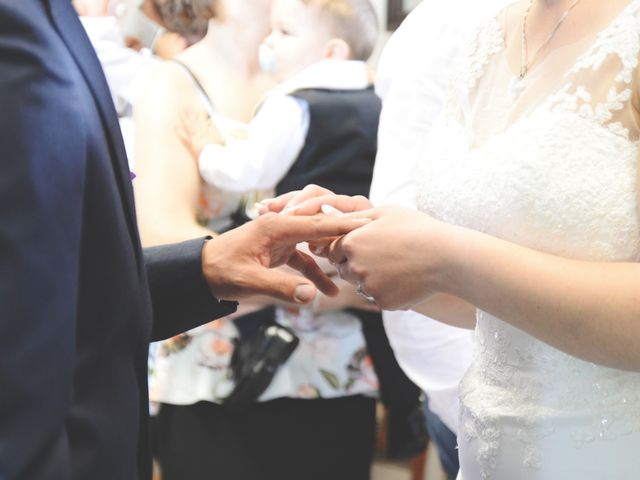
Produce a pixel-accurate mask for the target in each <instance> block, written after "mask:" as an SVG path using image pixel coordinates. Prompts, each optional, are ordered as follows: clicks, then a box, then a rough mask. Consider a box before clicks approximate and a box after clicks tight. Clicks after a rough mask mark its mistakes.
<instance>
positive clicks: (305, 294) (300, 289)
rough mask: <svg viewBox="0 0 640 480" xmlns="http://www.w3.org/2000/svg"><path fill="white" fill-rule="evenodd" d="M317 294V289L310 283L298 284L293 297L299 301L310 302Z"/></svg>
mask: <svg viewBox="0 0 640 480" xmlns="http://www.w3.org/2000/svg"><path fill="white" fill-rule="evenodd" d="M315 296H316V289H315V288H313V287H312V286H311V285H308V284H302V285H298V286H297V287H296V290H295V292H294V294H293V298H294V299H295V301H296V302H298V303H309V302H310V301H311V300H313V297H315Z"/></svg>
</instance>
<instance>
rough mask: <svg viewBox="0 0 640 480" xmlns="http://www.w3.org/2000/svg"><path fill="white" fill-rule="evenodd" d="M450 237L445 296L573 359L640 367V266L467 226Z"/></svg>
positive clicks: (611, 365)
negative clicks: (534, 245)
mask: <svg viewBox="0 0 640 480" xmlns="http://www.w3.org/2000/svg"><path fill="white" fill-rule="evenodd" d="M453 228H457V227H453ZM452 238H454V239H455V240H454V241H453V242H452V243H451V245H450V250H449V252H448V258H449V259H450V261H449V264H448V266H447V267H446V268H445V269H444V270H443V272H442V274H441V275H440V280H441V282H442V283H441V285H440V286H441V289H442V290H443V291H446V292H450V293H453V294H455V295H458V296H460V297H461V298H463V299H465V300H466V301H468V302H470V303H472V304H473V305H476V306H477V307H478V308H480V309H482V310H484V311H486V312H488V313H490V314H493V315H495V316H496V317H498V318H501V319H503V320H505V321H507V322H509V323H511V324H512V325H514V326H516V327H518V328H520V329H522V330H524V331H526V332H528V333H529V334H531V335H533V336H535V337H537V338H539V339H540V340H542V341H544V342H546V343H548V344H550V345H552V346H554V347H556V348H558V349H560V350H563V351H565V352H567V353H569V354H571V355H574V356H577V357H580V358H582V359H585V360H588V361H592V362H595V363H599V364H602V365H606V366H610V367H615V368H621V369H629V370H640V264H637V263H605V262H584V261H576V260H570V259H566V258H562V257H557V256H553V255H548V254H544V253H540V252H537V251H534V250H531V249H528V248H525V247H521V246H519V245H515V244H512V243H509V242H506V241H502V240H499V239H496V238H494V237H490V236H488V235H484V234H481V233H478V232H473V231H468V230H464V229H460V231H458V232H456V234H455V235H454V236H452ZM438 290H440V288H438Z"/></svg>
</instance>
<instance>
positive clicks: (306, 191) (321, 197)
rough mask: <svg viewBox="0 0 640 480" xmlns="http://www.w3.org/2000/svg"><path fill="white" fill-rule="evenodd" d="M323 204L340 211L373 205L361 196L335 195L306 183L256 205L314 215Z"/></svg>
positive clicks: (263, 211) (261, 211) (273, 209)
mask: <svg viewBox="0 0 640 480" xmlns="http://www.w3.org/2000/svg"><path fill="white" fill-rule="evenodd" d="M323 205H329V206H331V207H333V208H335V209H337V210H339V211H340V212H358V211H361V210H368V209H370V208H372V207H373V205H372V204H371V202H370V201H369V200H368V199H367V198H366V197H363V196H360V195H356V196H354V197H351V196H349V195H336V194H335V193H333V192H332V191H331V190H328V189H326V188H323V187H319V186H318V185H307V186H306V187H304V188H303V189H302V190H298V191H295V192H289V193H285V194H283V195H280V196H279V197H276V198H271V199H268V200H263V201H262V202H260V203H259V204H258V205H257V206H258V212H259V213H261V214H263V213H267V212H276V213H286V214H295V215H315V214H316V213H320V212H321V211H322V207H323Z"/></svg>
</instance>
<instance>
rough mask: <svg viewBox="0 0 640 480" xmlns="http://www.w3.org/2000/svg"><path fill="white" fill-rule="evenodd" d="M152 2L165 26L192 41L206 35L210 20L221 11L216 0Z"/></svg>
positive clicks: (165, 0) (154, 0)
mask: <svg viewBox="0 0 640 480" xmlns="http://www.w3.org/2000/svg"><path fill="white" fill-rule="evenodd" d="M151 3H152V4H153V7H154V8H155V10H156V12H157V13H158V15H159V16H160V18H161V19H162V23H163V24H164V26H165V28H166V29H167V30H170V31H172V32H176V33H178V34H180V35H182V36H183V37H185V38H186V39H187V40H188V41H190V43H193V42H194V41H197V40H199V39H200V38H202V37H204V35H205V34H206V33H207V27H208V25H209V20H210V19H212V18H215V17H216V16H217V15H218V13H219V11H218V10H219V7H218V2H217V1H216V0H151Z"/></svg>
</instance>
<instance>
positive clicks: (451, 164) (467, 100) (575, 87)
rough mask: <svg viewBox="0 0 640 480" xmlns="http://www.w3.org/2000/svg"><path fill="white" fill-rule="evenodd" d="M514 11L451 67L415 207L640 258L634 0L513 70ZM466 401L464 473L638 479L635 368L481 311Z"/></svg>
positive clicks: (520, 238)
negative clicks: (585, 356)
mask: <svg viewBox="0 0 640 480" xmlns="http://www.w3.org/2000/svg"><path fill="white" fill-rule="evenodd" d="M509 13H510V9H507V10H505V11H504V12H503V13H502V14H501V15H499V16H498V17H497V18H494V19H491V20H490V21H487V22H485V23H484V24H483V25H482V27H481V28H480V30H479V34H478V35H477V37H476V40H475V41H474V43H473V45H472V46H471V48H470V49H469V53H468V55H466V56H465V57H464V59H463V61H462V62H461V66H460V68H459V69H458V72H459V75H458V77H457V78H456V81H454V83H453V84H454V85H456V87H457V88H456V89H455V90H454V91H453V92H452V95H451V98H450V100H449V102H448V107H447V109H446V112H445V114H444V115H443V116H442V117H441V118H440V120H439V121H438V122H436V125H435V126H434V129H433V131H432V133H431V135H430V139H429V141H428V142H427V145H426V147H425V152H424V155H423V157H422V161H421V166H420V174H419V180H418V181H419V188H418V204H419V207H420V208H421V209H422V210H424V211H425V212H427V213H429V214H431V215H433V216H434V217H436V218H439V219H442V220H444V221H447V222H450V223H454V224H458V225H463V226H465V227H469V228H472V229H475V230H479V231H482V232H486V233H488V234H490V235H493V236H496V237H499V238H502V239H505V240H508V241H511V242H514V243H518V244H521V245H525V246H527V247H530V248H533V249H536V250H539V251H544V252H548V253H551V254H555V255H560V256H564V257H569V258H574V259H584V260H591V261H637V260H638V259H639V256H640V224H639V215H638V196H637V194H638V184H637V165H638V139H639V135H640V128H639V124H638V119H639V116H638V92H639V88H638V87H639V84H638V56H639V54H640V0H634V1H631V2H630V3H629V4H628V5H627V6H626V8H624V10H623V11H622V12H619V13H618V14H617V15H616V16H614V19H613V20H612V21H611V23H609V24H608V26H606V27H605V28H604V30H601V31H600V32H599V33H598V34H597V35H595V37H594V36H593V35H592V36H590V37H589V38H584V39H581V40H580V41H578V42H575V43H572V44H570V45H566V46H563V47H560V48H556V49H554V50H553V51H552V52H551V53H549V54H548V56H547V57H546V58H545V59H544V60H543V61H542V63H540V64H539V65H537V66H536V67H535V68H534V69H533V70H532V71H531V72H530V73H529V75H528V76H527V77H526V78H525V80H523V81H519V80H518V79H517V76H516V75H514V73H513V67H512V66H510V65H509V64H508V62H507V57H506V55H505V35H506V38H509V35H510V32H511V33H513V32H517V28H518V27H517V24H516V23H515V22H517V19H516V18H513V19H511V18H510V15H509ZM520 18H521V17H520ZM602 288H605V289H606V288H607V285H602ZM461 405H462V411H461V419H460V433H459V444H460V460H461V467H462V472H461V475H462V477H464V480H477V479H483V480H484V479H501V480H502V479H504V480H507V479H508V480H516V479H517V480H533V479H535V480H552V479H553V480H558V479H581V480H596V479H598V480H600V479H631V478H638V475H639V473H638V472H640V453H639V452H640V374H638V373H634V372H625V371H620V370H615V369H610V368H605V367H602V366H598V365H594V364H592V363H588V362H585V361H582V360H580V359H577V358H574V357H572V356H569V355H567V354H564V353H562V352H560V351H558V350H556V349H554V348H552V347H550V346H548V345H546V344H544V343H542V342H540V341H538V340H536V339H535V338H533V337H531V336H529V335H527V334H526V333H524V332H522V331H520V330H518V329H516V328H514V327H511V326H510V325H509V324H508V323H505V322H503V321H502V320H500V319H497V318H495V317H493V316H491V315H489V314H487V313H485V312H482V311H478V314H477V328H476V334H475V345H474V359H473V364H472V367H471V368H470V370H469V371H468V373H467V374H466V376H465V378H464V380H463V382H462V385H461Z"/></svg>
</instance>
